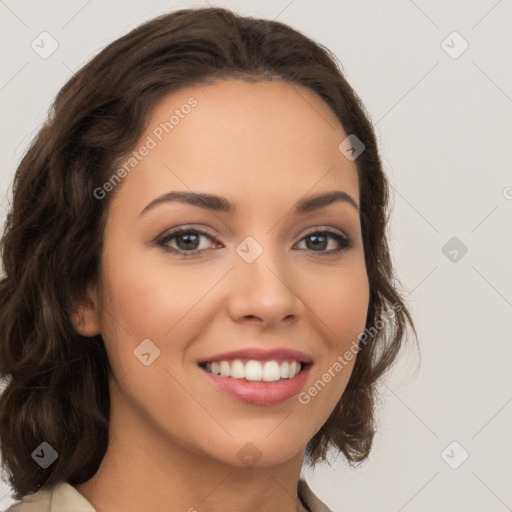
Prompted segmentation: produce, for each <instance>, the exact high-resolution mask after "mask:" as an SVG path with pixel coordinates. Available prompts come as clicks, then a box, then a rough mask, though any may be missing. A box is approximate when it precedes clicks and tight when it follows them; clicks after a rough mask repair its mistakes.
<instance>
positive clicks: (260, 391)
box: [198, 350, 313, 405]
mask: <svg viewBox="0 0 512 512" xmlns="http://www.w3.org/2000/svg"><path fill="white" fill-rule="evenodd" d="M312 366H313V361H312V359H311V358H310V357H309V356H308V355H307V354H304V353H302V352H298V351H293V350H267V351H262V350H245V351H239V352H230V353H226V354H219V355H217V356H213V357H211V358H209V359H206V360H202V361H199V362H198V367H199V369H200V370H201V373H202V374H203V375H204V376H205V377H206V378H207V380H208V381H209V382H210V383H212V384H213V385H214V386H215V387H216V388H217V389H218V390H220V391H222V392H224V393H226V394H227V395H229V396H230V397H231V398H234V399H236V400H237V401H241V402H244V403H248V404H253V405H273V404H278V403H281V402H284V401H285V400H288V399H290V398H291V397H293V396H295V395H297V394H298V393H299V392H300V391H301V389H302V388H303V387H304V385H305V383H306V380H307V377H308V374H309V371H310V369H311V367H312Z"/></svg>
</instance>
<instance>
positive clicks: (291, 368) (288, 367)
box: [204, 359, 301, 382]
mask: <svg viewBox="0 0 512 512" xmlns="http://www.w3.org/2000/svg"><path fill="white" fill-rule="evenodd" d="M204 369H205V370H206V371H207V372H210V373H213V374H215V375H220V376H222V377H231V378H232V379H240V380H242V379H245V380H247V381H253V382H258V381H260V382H261V381H263V382H275V381H279V380H282V379H292V378H293V377H295V376H296V375H298V374H299V373H300V371H301V363H299V362H298V361H281V362H279V361H276V360H272V361H257V360H255V359H250V360H249V361H247V362H245V363H244V362H243V361H242V360H241V359H235V360H234V361H227V360H224V361H214V362H211V363H210V362H207V363H204Z"/></svg>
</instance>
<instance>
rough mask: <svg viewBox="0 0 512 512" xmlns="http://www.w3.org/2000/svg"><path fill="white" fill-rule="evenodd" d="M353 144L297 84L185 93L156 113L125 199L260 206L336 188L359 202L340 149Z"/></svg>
mask: <svg viewBox="0 0 512 512" xmlns="http://www.w3.org/2000/svg"><path fill="white" fill-rule="evenodd" d="M346 137H347V134H346V133H345V131H344V129H343V127H342V126H341V124H340V122H339V120H338V119H337V117H336V116H335V114H334V113H333V112H332V111H331V109H330V108H329V106H328V105H327V104H326V103H325V102H324V101H323V100H322V99H321V98H320V97H319V96H318V95H317V94H316V93H315V92H313V91H311V90H310V89H307V88H305V87H302V86H299V85H297V84H289V83H284V82H268V81H264V82H251V83H249V82H245V81H242V80H224V81H220V82H215V83H214V84H211V85H199V86H193V87H186V88H183V89H180V90H179V91H177V92H174V93H172V94H169V95H167V96H166V97H164V99H163V100H162V101H160V103H159V104H157V105H156V107H155V108H154V110H153V112H152V115H151V117H150V119H149V120H148V123H147V125H146V128H145V131H144V133H143V135H142V136H141V137H140V139H139V144H138V148H143V147H144V146H147V147H150V149H149V150H146V151H144V153H145V156H143V157H142V158H140V160H139V161H137V163H136V165H135V166H134V170H133V171H131V172H130V173H129V176H128V177H127V178H126V179H125V180H124V181H126V183H123V186H122V187H121V189H126V190H125V191H124V192H122V191H118V192H122V193H121V194H120V195H121V196H125V197H127V196H126V195H127V194H129V196H131V199H132V200H133V201H132V203H133V202H135V203H137V205H139V204H140V202H141V201H142V202H144V201H145V202H148V201H150V200H151V199H153V198H154V197H155V195H158V194H161V193H163V192H167V191H170V190H183V191H196V192H209V193H212V194H215V193H218V194H219V195H224V196H230V197H232V198H233V200H235V201H236V200H237V198H240V197H241V195H243V196H244V199H245V200H247V201H251V199H252V200H254V201H256V200H257V201H259V204H260V205H261V204H263V203H264V202H265V201H266V200H270V201H272V200H278V199H279V198H280V197H283V196H289V197H290V198H292V196H293V197H295V196H296V197H300V196H303V195H306V194H307V193H308V192H309V191H310V192H311V193H318V192H322V191H325V190H331V189H333V188H337V189H341V190H344V191H346V192H347V193H349V194H350V195H351V196H352V197H354V199H355V200H356V201H358V195H359V189H358V179H357V171H356V166H355V164H354V162H351V161H349V160H348V159H347V158H346V157H345V156H344V155H343V154H342V153H341V152H340V150H339V149H338V147H339V145H340V143H341V142H342V141H343V140H344V139H345V138H346ZM136 150H137V148H136ZM125 185H126V186H125ZM251 192H252V193H251Z"/></svg>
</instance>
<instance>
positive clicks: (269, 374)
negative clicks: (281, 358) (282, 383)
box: [263, 361, 281, 382]
mask: <svg viewBox="0 0 512 512" xmlns="http://www.w3.org/2000/svg"><path fill="white" fill-rule="evenodd" d="M279 370H280V368H279V365H278V364H277V361H267V362H266V363H265V364H264V365H263V380H264V381H265V382H272V381H274V380H279V379H280V377H281V375H280V371H279Z"/></svg>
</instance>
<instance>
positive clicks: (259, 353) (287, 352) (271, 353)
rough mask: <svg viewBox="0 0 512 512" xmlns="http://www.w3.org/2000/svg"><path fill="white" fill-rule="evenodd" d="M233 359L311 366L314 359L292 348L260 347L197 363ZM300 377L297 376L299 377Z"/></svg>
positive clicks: (211, 357)
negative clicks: (293, 362) (296, 363)
mask: <svg viewBox="0 0 512 512" xmlns="http://www.w3.org/2000/svg"><path fill="white" fill-rule="evenodd" d="M233 359H240V360H242V361H243V362H244V361H248V360H249V359H256V360H257V361H272V360H274V361H298V362H299V363H304V364H310V363H312V362H313V359H312V358H311V357H310V356H309V355H308V354H306V353H305V352H301V351H299V350H295V349H292V348H284V347H279V348H271V349H265V348H259V347H249V348H243V349H238V350H231V351H230V352H222V353H221V354H215V355H213V356H210V357H205V358H202V359H199V360H198V361H197V363H198V364H203V363H208V362H210V363H213V362H216V361H231V360H233ZM301 373H302V372H301ZM299 375H300V373H299ZM299 375H297V377H298V376H299ZM294 378H296V377H294ZM289 380H293V379H289Z"/></svg>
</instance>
